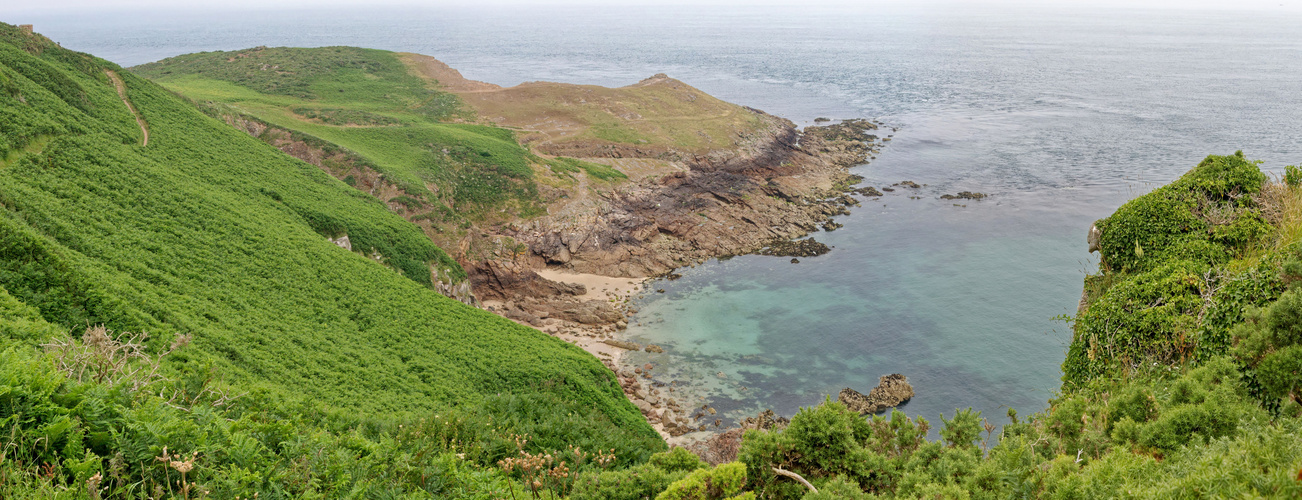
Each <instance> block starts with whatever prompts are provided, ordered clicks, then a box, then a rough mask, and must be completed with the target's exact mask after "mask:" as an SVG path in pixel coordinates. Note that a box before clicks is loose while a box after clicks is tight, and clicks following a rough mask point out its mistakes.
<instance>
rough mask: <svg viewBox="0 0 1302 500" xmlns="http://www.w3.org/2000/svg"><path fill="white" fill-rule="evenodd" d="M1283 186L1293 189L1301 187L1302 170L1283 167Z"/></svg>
mask: <svg viewBox="0 0 1302 500" xmlns="http://www.w3.org/2000/svg"><path fill="white" fill-rule="evenodd" d="M1284 184H1287V185H1289V186H1293V187H1297V186H1299V185H1302V168H1298V167H1297V166H1296V165H1289V166H1286V167H1284Z"/></svg>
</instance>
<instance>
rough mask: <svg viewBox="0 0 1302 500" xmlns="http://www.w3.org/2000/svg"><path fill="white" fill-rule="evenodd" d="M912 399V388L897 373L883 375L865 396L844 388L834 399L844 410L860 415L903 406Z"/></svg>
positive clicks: (902, 376)
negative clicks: (847, 409) (844, 407)
mask: <svg viewBox="0 0 1302 500" xmlns="http://www.w3.org/2000/svg"><path fill="white" fill-rule="evenodd" d="M912 398H913V386H911V385H909V382H908V380H907V379H906V378H905V377H904V375H900V374H898V373H893V374H890V375H883V376H882V378H881V379H880V380H879V381H878V383H877V387H874V388H873V390H871V391H869V392H868V395H867V396H865V395H863V393H860V392H859V391H856V390H854V389H851V388H849V387H846V388H845V389H841V393H840V394H838V395H837V397H836V399H837V401H840V402H841V403H842V404H844V405H845V406H846V408H849V409H850V410H851V411H856V412H859V414H860V415H872V414H876V413H881V412H883V411H886V410H888V409H890V408H894V407H896V406H899V405H901V404H904V402H906V401H908V400H910V399H912Z"/></svg>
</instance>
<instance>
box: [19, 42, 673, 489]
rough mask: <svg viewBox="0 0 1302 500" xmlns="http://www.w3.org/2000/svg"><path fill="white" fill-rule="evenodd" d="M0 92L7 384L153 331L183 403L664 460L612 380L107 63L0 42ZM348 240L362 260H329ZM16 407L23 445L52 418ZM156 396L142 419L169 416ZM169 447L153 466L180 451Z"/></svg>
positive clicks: (300, 176)
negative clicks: (603, 428)
mask: <svg viewBox="0 0 1302 500" xmlns="http://www.w3.org/2000/svg"><path fill="white" fill-rule="evenodd" d="M110 72H115V73H116V75H117V76H118V77H119V78H120V79H121V81H122V82H123V83H124V86H125V96H126V98H127V100H129V102H130V103H131V104H132V105H133V107H134V109H135V110H137V111H138V112H139V114H140V118H142V119H143V121H144V123H146V124H147V127H148V132H149V141H148V145H147V146H141V145H140V144H141V142H142V139H143V133H142V130H141V127H140V125H138V124H137V121H136V119H135V117H133V115H132V112H131V111H130V110H129V109H128V107H127V104H126V103H124V101H123V99H122V98H120V97H119V95H118V93H117V91H116V90H115V88H114V85H113V81H112V76H111V75H110ZM0 87H2V88H3V92H0V158H4V160H3V163H2V164H0V205H3V207H4V210H3V212H2V213H0V299H3V300H0V302H3V303H4V304H3V305H4V307H5V310H6V311H16V312H6V313H5V315H4V318H3V319H4V323H5V324H4V325H3V327H2V329H3V330H4V331H5V332H6V333H7V335H6V336H5V337H4V338H0V342H3V343H4V344H8V345H9V346H10V350H9V351H8V353H7V354H5V356H6V360H7V361H6V363H5V369H6V370H10V371H12V369H14V367H17V366H24V364H25V363H27V362H24V361H20V360H21V359H25V358H27V357H30V356H34V355H35V353H36V351H35V350H34V349H33V348H34V347H36V346H37V345H38V344H42V343H48V342H51V337H50V335H51V334H52V333H53V332H58V333H59V334H68V333H72V334H73V335H74V336H78V337H79V336H80V335H81V332H82V331H83V330H86V329H87V326H88V325H91V326H95V325H101V324H102V325H104V326H106V327H107V328H108V329H109V330H110V331H114V332H137V333H138V332H148V334H149V337H148V339H147V340H146V341H145V344H144V347H143V349H144V351H143V353H145V354H146V355H148V356H157V355H159V354H162V353H163V352H165V351H167V350H168V349H169V346H172V345H177V346H178V348H177V349H176V350H175V351H174V352H171V353H170V354H168V355H167V356H166V357H165V358H163V363H162V367H161V369H160V371H159V373H160V374H161V375H163V376H165V377H168V378H171V379H172V380H176V381H178V382H175V383H177V384H180V383H181V382H179V380H186V379H185V377H190V378H191V379H195V380H200V381H203V382H202V384H213V385H212V387H221V388H222V390H223V391H227V392H229V393H230V394H246V401H249V403H248V404H250V405H252V406H254V407H260V408H263V409H266V408H282V409H287V408H297V409H298V410H295V411H294V412H291V413H295V412H298V411H302V412H306V413H308V414H311V413H319V414H323V415H330V414H333V415H339V416H343V417H349V418H358V417H359V416H369V418H379V419H381V420H384V421H389V420H392V419H409V420H411V421H416V420H418V419H421V418H428V417H429V416H430V415H432V414H434V413H437V412H438V411H440V409H447V408H451V407H453V406H476V405H479V404H480V402H482V401H486V399H485V398H489V399H492V398H499V399H500V398H503V397H526V398H532V397H543V398H553V399H555V400H557V401H564V402H565V405H568V406H563V408H567V410H566V411H567V412H570V413H574V412H581V413H583V414H585V415H586V414H588V413H589V412H593V411H595V414H594V415H591V417H592V418H593V419H594V420H598V421H604V422H606V424H605V425H616V426H619V427H622V428H625V429H628V431H627V432H628V433H629V435H630V436H635V435H640V436H644V437H648V439H654V438H652V437H650V436H654V434H653V433H652V432H651V430H650V428H649V427H647V426H646V424H645V422H644V421H643V419H642V418H641V416H640V415H639V413H638V412H637V410H636V409H635V408H634V407H633V406H632V405H631V404H630V403H629V402H628V401H627V400H626V399H625V398H624V397H623V394H622V392H621V391H620V388H619V387H618V385H616V383H615V382H614V377H613V374H611V373H610V371H609V370H607V369H606V368H605V367H603V366H602V365H601V364H600V363H599V362H598V361H597V360H596V359H594V358H592V357H591V356H590V355H588V354H586V353H584V352H583V351H581V350H579V349H578V348H576V347H573V346H570V345H568V344H566V343H564V342H562V341H559V340H557V339H554V338H552V337H549V336H547V335H544V334H542V333H541V332H538V331H536V330H533V329H529V328H525V327H521V326H519V325H517V324H515V323H512V322H510V321H507V320H504V319H502V318H500V317H498V316H495V315H492V314H489V313H487V312H483V311H480V310H477V309H473V308H470V307H467V306H464V305H462V304H461V303H459V302H456V301H454V300H452V299H448V298H445V297H443V296H441V295H439V294H438V293H435V292H434V291H432V289H431V287H430V284H431V274H432V273H434V272H442V273H443V274H444V275H452V276H453V277H454V278H455V277H458V276H464V272H462V271H461V270H460V268H459V267H458V266H457V264H456V263H455V262H453V261H452V260H450V259H449V258H448V256H447V255H446V254H445V253H444V252H442V251H441V250H440V249H439V248H437V247H436V246H434V244H432V243H431V242H430V241H429V240H428V238H426V237H425V236H424V235H423V234H422V233H421V231H420V230H419V229H418V228H416V227H415V226H413V225H411V224H410V223H408V222H406V221H404V220H402V219H401V218H400V217H398V216H396V215H393V214H391V213H390V212H389V211H388V209H387V208H386V207H385V205H384V204H383V203H381V202H379V201H377V200H374V199H372V198H371V197H369V196H367V195H364V194H362V193H360V192H357V191H356V190H354V189H352V188H350V187H349V186H347V185H346V184H344V183H343V182H340V181H338V180H335V179H333V178H331V177H330V176H329V175H327V174H325V173H324V172H321V171H320V170H319V169H317V168H315V167H313V166H311V165H308V164H305V163H303V162H300V161H298V160H295V159H292V158H289V157H287V156H285V155H283V154H281V153H280V152H279V151H277V150H275V149H274V148H272V147H270V146H267V145H266V144H263V143H262V142H260V141H258V140H256V139H254V138H252V137H249V136H248V135H246V134H243V133H241V132H239V131H237V130H235V129H233V128H231V127H229V126H227V125H226V124H224V123H221V122H219V121H217V120H214V119H212V118H210V117H208V116H206V115H204V114H203V113H201V112H199V111H198V110H197V109H195V107H194V106H193V105H192V104H190V103H189V102H187V101H185V100H183V99H180V98H178V97H176V96H175V95H174V94H172V93H170V92H168V91H167V90H165V89H163V88H161V87H159V86H158V85H156V84H154V83H152V82H149V81H148V80H144V79H141V78H139V77H136V76H135V75H133V74H131V73H129V72H126V71H123V70H121V69H120V68H118V67H117V66H115V65H113V64H112V63H109V62H107V61H103V60H100V59H96V58H94V57H91V56H87V55H84V54H79V53H74V52H71V51H67V50H64V49H62V48H59V47H57V46H56V45H55V44H54V43H53V42H51V41H49V40H48V39H45V38H44V37H40V36H39V35H36V36H32V35H24V34H22V33H20V32H19V31H18V30H17V29H16V28H14V27H13V26H9V25H2V24H0ZM341 234H347V235H348V236H349V237H350V238H351V241H352V244H353V247H354V249H355V250H357V251H356V252H350V251H348V250H345V249H343V248H340V247H338V246H336V245H335V244H333V243H332V242H331V241H329V240H328V239H327V237H333V236H338V235H341ZM178 340H181V342H178ZM187 340H188V345H185V344H186V342H185V341H187ZM101 344H102V343H101ZM15 356H17V357H15ZM32 363H36V365H33V366H39V365H41V364H42V363H40V362H37V361H35V360H33V361H32ZM44 364H45V365H47V366H48V363H44ZM9 375H10V377H11V378H8V379H5V378H0V384H12V383H13V382H14V379H13V378H12V377H13V376H19V375H15V374H14V373H12V372H10V373H9ZM31 375H32V374H30V373H28V374H26V375H23V376H31ZM39 376H40V377H46V378H47V379H48V378H49V377H54V375H53V374H52V373H48V374H44V375H39ZM20 378H21V377H20ZM50 380H53V379H50ZM50 383H52V384H54V386H55V387H59V386H60V383H57V382H50ZM196 383H197V382H196ZM4 387H9V389H5V388H3V387H0V422H3V423H4V425H5V427H6V429H9V428H10V427H13V426H15V425H17V426H18V427H15V428H14V429H16V431H15V432H20V431H21V430H22V429H23V428H24V427H23V426H24V425H27V424H29V423H31V422H33V421H32V420H31V419H33V418H34V419H36V420H35V422H39V421H40V419H42V418H45V417H48V416H49V415H43V414H32V413H23V412H22V411H15V410H14V408H21V407H23V405H28V404H30V403H31V401H27V402H23V401H24V400H23V399H22V398H21V397H20V398H19V399H17V400H15V399H14V397H16V396H15V395H14V394H18V393H15V392H13V391H14V389H13V387H11V386H4ZM64 389H67V387H64ZM60 390H62V389H60ZM110 390H112V389H110ZM56 392H57V391H56ZM164 392H168V391H164ZM19 393H21V391H19ZM512 395H514V396H512ZM83 396H84V394H83ZM144 397H145V395H137V396H136V397H135V398H136V399H134V400H133V401H135V402H136V403H142V402H143V403H146V406H150V405H152V407H153V408H154V410H157V411H161V410H159V408H161V407H160V406H159V403H158V402H153V403H150V402H149V401H148V400H147V399H139V398H144ZM73 399H77V398H73ZM549 401H550V400H549ZM211 402H212V401H209V403H211ZM60 404H61V405H64V406H66V408H64V410H68V411H72V413H70V415H77V416H76V417H69V418H72V420H70V421H66V422H65V423H64V424H60V425H64V426H65V427H64V428H63V429H64V430H67V429H68V427H66V426H68V425H71V426H73V428H75V427H76V426H77V425H86V424H87V420H89V419H90V416H89V415H87V414H84V413H78V412H79V411H82V409H78V408H79V407H77V402H76V401H71V400H68V401H62V402H60ZM540 404H541V403H540ZM558 404H559V403H558ZM15 405H16V406H15ZM126 408H128V409H131V408H132V407H131V406H129V405H128V406H127V407H126ZM87 411H89V410H87ZM96 411H98V410H96ZM269 411H270V410H269ZM285 411H288V410H285ZM507 413H508V414H509V413H511V412H507ZM343 417H341V418H343ZM228 418H232V417H228ZM65 420H66V419H65ZM364 421H365V419H363V420H361V421H359V423H355V424H353V425H354V426H356V425H360V422H364ZM68 422H72V423H68ZM76 422H80V424H78V423H76ZM321 422H324V421H321ZM318 424H320V422H318ZM318 424H314V425H318ZM33 425H35V424H33ZM190 425H195V424H193V423H192V424H190ZM200 425H201V427H202V424H200ZM150 431H151V432H155V433H158V434H160V435H162V434H165V432H164V430H160V429H151V430H150ZM9 432H10V431H9V430H6V431H5V433H6V434H7V433H9ZM45 432H49V431H48V429H47V431H45ZM78 432H91V433H92V434H93V433H94V432H97V431H95V430H93V429H83V431H78ZM106 432H107V431H106ZM121 432H125V431H123V430H122V429H113V430H112V431H111V432H109V434H111V435H112V436H113V439H126V436H125V435H119V434H120V433H121ZM291 433H292V431H291ZM210 437H211V436H210ZM50 439H53V440H54V441H52V442H51V441H47V442H46V443H45V446H52V445H57V446H59V447H63V446H65V445H66V446H69V447H71V448H69V449H68V450H63V453H64V455H63V456H61V457H60V458H59V459H58V460H54V461H53V462H52V463H55V464H58V463H59V460H63V459H68V460H72V459H78V460H81V459H83V458H84V457H83V456H82V455H81V454H80V451H77V450H81V448H78V447H77V446H74V445H73V444H69V443H70V442H71V441H68V440H70V439H72V437H71V436H70V435H67V434H63V435H55V436H53V437H51V438H50ZM106 439H107V438H106ZM154 444H155V445H158V446H157V447H156V448H155V449H150V450H138V451H140V453H146V454H147V453H154V454H155V455H157V454H158V452H159V451H160V450H161V445H163V444H168V440H167V439H161V440H160V441H159V442H157V443H154ZM170 444H171V445H172V449H173V450H178V449H180V447H181V446H182V445H186V443H183V442H175V441H173V442H171V443H170ZM273 444H274V443H268V444H267V446H272V445H273ZM113 446H114V445H111V444H104V443H99V444H98V445H96V446H92V447H90V448H89V449H87V450H84V451H86V452H87V453H90V452H92V451H96V452H104V453H108V456H112V453H111V452H112V450H113V449H114V447H113ZM188 446H199V444H198V443H189V444H188ZM8 449H9V448H6V450H8ZM56 451H58V450H56ZM67 453H73V454H74V455H76V456H69V455H67ZM56 456H58V453H55V455H54V456H51V457H46V458H44V459H42V460H46V459H54V458H55V457H56ZM151 456H153V455H151ZM10 457H11V459H12V457H13V455H10ZM20 460H21V459H20ZM83 480H84V478H83ZM0 496H5V495H4V494H0Z"/></svg>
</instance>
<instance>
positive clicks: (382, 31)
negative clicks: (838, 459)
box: [0, 3, 1302, 422]
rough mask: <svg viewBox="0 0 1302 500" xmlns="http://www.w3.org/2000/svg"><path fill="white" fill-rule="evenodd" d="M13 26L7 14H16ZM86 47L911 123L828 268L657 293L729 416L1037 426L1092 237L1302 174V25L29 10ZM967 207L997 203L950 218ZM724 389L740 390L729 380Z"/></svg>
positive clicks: (1255, 17) (1200, 15)
mask: <svg viewBox="0 0 1302 500" xmlns="http://www.w3.org/2000/svg"><path fill="white" fill-rule="evenodd" d="M6 9H8V10H6ZM16 12H17V11H16V10H13V8H0V19H3V20H5V21H6V22H17V21H19V19H18V17H21V21H22V22H33V23H35V24H36V25H37V30H38V31H41V32H43V33H45V34H47V35H49V36H51V37H53V38H55V39H56V40H60V41H61V42H62V43H63V44H64V45H65V46H68V47H72V48H75V49H78V50H85V51H89V52H93V53H95V54H97V55H99V56H102V57H105V58H108V59H110V60H113V61H115V62H118V63H121V64H124V65H132V64H139V63H143V62H148V61H152V60H156V59H160V58H163V57H168V56H172V55H177V54H182V53H187V52H195V51H202V50H217V49H224V50H231V49H240V48H246V47H251V46H256V45H295V46H324V45H357V46H364V47H373V48H383V49H391V50H403V51H414V52H420V53H424V54H430V55H434V56H436V57H438V58H440V59H442V60H444V61H445V62H447V63H449V64H451V65H452V66H453V67H456V68H458V69H460V70H461V71H462V72H463V73H464V74H465V75H466V76H468V77H470V78H475V79H480V80H485V81H490V82H494V83H499V84H504V85H511V84H515V83H519V82H522V81H528V80H554V81H566V82H575V83H597V84H603V85H627V84H630V83H633V82H636V81H638V80H640V79H642V78H645V77H647V76H650V75H652V74H655V73H659V72H665V73H668V74H670V75H671V76H674V77H676V78H679V79H682V80H684V81H686V82H688V83H690V84H692V85H694V86H697V87H699V88H701V89H702V90H704V91H706V92H709V93H711V94H713V95H716V96H718V97H720V98H723V99H726V100H729V101H732V102H737V103H741V104H746V105H749V106H752V107H756V108H760V109H764V110H766V111H769V112H771V113H774V114H778V115H781V116H785V117H788V118H791V119H792V120H794V121H796V122H797V123H798V124H809V123H812V121H813V119H814V118H815V117H818V116H829V117H833V118H845V117H873V118H879V119H882V120H884V121H886V122H888V123H891V124H893V125H897V126H899V127H901V128H900V130H899V131H898V132H895V133H894V135H895V137H894V138H893V139H894V140H893V141H892V142H891V145H890V146H889V147H888V148H887V149H886V150H885V151H884V152H883V153H882V154H881V155H880V157H879V158H878V159H877V160H875V161H873V162H872V163H871V164H870V165H867V166H864V167H860V168H859V169H857V173H859V174H861V175H864V176H865V177H867V178H868V180H867V184H870V185H875V186H879V187H880V186H883V185H887V184H891V183H894V182H899V181H902V180H906V179H908V180H913V181H916V182H918V183H925V184H927V187H925V188H922V189H921V190H920V192H917V193H910V194H912V195H915V196H920V197H921V199H919V200H912V199H909V198H908V197H907V195H906V194H905V193H903V192H897V193H896V194H892V195H889V196H886V197H884V198H882V199H881V200H880V201H877V202H870V201H867V200H865V201H864V204H863V207H861V208H858V209H854V213H853V214H852V215H850V216H846V217H840V218H838V222H840V223H842V224H844V225H845V227H844V228H842V229H840V230H838V231H835V232H832V233H818V234H816V235H815V237H816V238H817V239H818V240H820V241H823V242H826V243H828V244H830V245H833V246H834V247H835V249H834V250H833V251H832V252H831V253H830V254H827V255H825V256H821V257H817V258H809V259H801V260H802V262H801V263H800V264H790V263H789V262H788V260H789V259H781V258H773V257H762V256H743V257H736V258H733V259H729V260H726V261H722V262H720V261H712V262H709V263H706V264H704V265H701V266H697V267H695V268H691V269H687V270H683V271H681V272H682V274H683V278H681V279H679V280H676V281H660V282H656V283H655V284H653V286H652V288H653V289H659V288H663V289H664V290H665V293H663V294H658V293H650V294H646V295H644V296H642V297H641V298H639V299H637V300H638V307H639V308H640V312H639V314H638V315H637V316H636V318H635V322H634V325H633V326H632V327H631V328H630V329H629V330H628V332H627V335H628V336H629V337H630V338H633V339H635V340H637V341H639V342H650V343H656V344H660V345H662V346H665V347H666V352H665V353H664V354H657V355H652V354H647V353H638V354H636V355H633V356H630V363H636V364H642V363H646V362H652V363H656V364H658V365H659V367H658V368H656V369H655V370H653V373H655V374H656V378H657V380H659V381H661V382H663V383H667V384H668V383H673V384H678V386H679V387H680V389H675V391H676V392H677V391H681V392H678V394H680V395H682V396H680V397H684V398H693V397H705V398H707V399H708V402H709V403H710V404H712V405H714V406H715V407H716V408H719V409H721V410H723V413H724V415H725V416H726V417H729V419H731V418H733V417H738V416H741V415H744V414H746V413H753V412H754V411H755V410H758V409H762V408H768V407H772V408H774V409H775V410H777V411H778V412H779V413H783V414H788V415H789V414H791V413H793V412H794V411H795V410H796V408H797V407H799V406H802V405H809V404H814V403H817V402H818V401H820V400H821V399H822V397H823V396H824V395H826V394H835V393H836V392H837V391H839V390H840V389H841V388H842V387H845V386H850V387H854V388H856V389H859V390H861V391H867V390H868V389H869V388H870V387H872V386H873V385H874V384H875V382H876V380H877V377H878V376H880V375H883V374H887V373H893V372H899V373H903V374H905V375H907V376H908V377H909V379H910V381H911V382H912V383H913V385H914V386H915V388H916V390H917V397H915V398H914V400H913V401H911V402H909V403H908V405H906V406H905V407H904V408H903V409H904V410H905V411H906V412H907V413H910V414H915V415H924V416H926V417H928V418H931V419H933V420H934V419H935V417H936V416H937V415H938V414H940V413H942V412H945V413H949V412H952V411H953V410H954V409H955V408H962V407H968V406H972V407H974V408H977V409H979V410H982V411H983V412H984V413H985V414H986V415H987V416H990V417H994V418H992V421H995V422H1002V421H1003V420H1004V418H1003V415H1004V414H1005V411H1006V410H1005V409H1004V407H1005V406H1012V407H1014V408H1016V409H1018V410H1019V411H1020V412H1022V413H1026V412H1029V411H1037V410H1040V409H1043V408H1044V407H1045V406H1046V400H1047V399H1048V398H1049V397H1051V396H1052V393H1053V391H1054V390H1055V389H1056V388H1057V387H1058V377H1059V375H1060V373H1059V365H1060V363H1061V362H1062V359H1063V356H1064V352H1065V349H1066V345H1067V343H1068V342H1069V341H1070V334H1069V331H1068V329H1067V328H1066V325H1065V324H1064V323H1061V322H1055V321H1053V320H1052V319H1051V318H1053V317H1054V316H1057V315H1060V314H1070V313H1073V312H1074V311H1075V306H1076V303H1077V300H1078V298H1079V295H1080V289H1081V280H1082V278H1083V277H1084V274H1085V273H1086V272H1088V271H1090V270H1091V269H1092V266H1093V264H1092V261H1091V258H1090V256H1089V255H1088V254H1086V252H1085V241H1084V240H1085V237H1084V235H1085V230H1086V228H1087V227H1088V226H1089V224H1090V223H1091V222H1092V221H1093V220H1095V219H1098V218H1100V217H1104V216H1106V215H1108V214H1109V213H1111V212H1112V211H1113V210H1114V209H1115V208H1116V207H1117V206H1118V205H1119V204H1121V203H1123V202H1125V201H1126V200H1127V199H1129V198H1131V197H1133V196H1135V195H1136V194H1139V193H1141V192H1144V191H1146V190H1148V189H1151V187H1152V186H1154V185H1157V184H1162V183H1165V182H1168V181H1170V180H1171V179H1173V178H1175V177H1177V176H1179V175H1180V174H1181V173H1183V172H1184V171H1186V170H1187V169H1189V168H1190V167H1192V166H1193V165H1194V164H1196V163H1197V162H1198V160H1199V159H1201V158H1202V157H1204V156H1205V155H1207V154H1212V153H1216V154H1227V153H1230V152H1233V151H1234V150H1237V149H1243V150H1244V151H1245V152H1246V153H1247V155H1248V156H1249V157H1253V158H1259V159H1262V160H1264V161H1265V162H1266V163H1265V164H1264V167H1265V168H1266V169H1268V170H1270V171H1273V172H1278V171H1280V170H1281V169H1282V167H1283V166H1284V165H1286V164H1290V163H1302V140H1300V139H1302V37H1298V36H1297V26H1299V25H1300V24H1302V15H1299V14H1298V13H1297V12H1283V11H1280V12H1271V11H1194V10H1125V9H1090V8H1087V7H1084V6H1080V7H1076V8H1073V9H1065V8H1045V7H1021V8H1013V7H1009V6H998V7H996V6H980V5H972V4H955V3H948V4H928V3H922V4H915V5H908V6H901V5H890V4H875V3H869V4H864V5H863V6H860V7H854V8H850V9H846V8H842V9H827V8H822V9H820V8H780V7H762V8H760V7H751V8H722V7H708V6H698V7H694V8H693V9H691V10H690V11H689V12H687V13H684V11H683V10H682V9H680V8H655V7H643V8H592V7H585V8H578V9H567V8H551V9H537V8H533V7H527V6H509V7H497V8H491V7H485V8H443V9H414V8H406V9H396V8H388V9H370V10H366V11H337V10H315V11H261V12H258V13H230V12H221V13H175V12H159V11H156V10H155V11H152V12H89V13H88V12H79V13H73V14H69V13H50V12H46V13H41V12H38V11H34V10H28V11H25V12H22V13H16ZM960 190H970V191H980V192H984V193H989V194H991V195H992V196H991V197H990V198H989V199H986V200H983V201H980V202H959V204H961V205H966V206H964V207H959V206H954V203H953V202H949V201H942V200H939V199H938V197H939V195H940V194H942V193H953V192H957V191H960ZM720 373H722V374H723V377H720V376H719V374H720Z"/></svg>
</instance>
